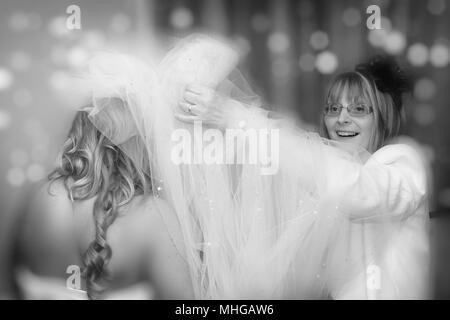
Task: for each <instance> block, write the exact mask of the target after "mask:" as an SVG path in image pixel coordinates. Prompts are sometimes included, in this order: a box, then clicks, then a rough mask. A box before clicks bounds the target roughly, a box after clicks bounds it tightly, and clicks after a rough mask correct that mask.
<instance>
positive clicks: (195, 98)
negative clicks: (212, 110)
mask: <svg viewBox="0 0 450 320" xmlns="http://www.w3.org/2000/svg"><path fill="white" fill-rule="evenodd" d="M183 98H184V100H186V101H187V102H189V103H192V104H201V105H202V104H203V99H202V97H201V96H200V95H199V94H197V93H193V92H190V91H186V92H185V93H184V96H183Z"/></svg>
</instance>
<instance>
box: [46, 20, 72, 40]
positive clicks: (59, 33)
mask: <svg viewBox="0 0 450 320" xmlns="http://www.w3.org/2000/svg"><path fill="white" fill-rule="evenodd" d="M48 32H49V33H50V34H51V35H52V36H54V37H57V38H59V37H63V36H65V35H67V34H69V32H70V30H69V29H68V28H67V26H66V17H65V16H58V17H54V18H52V19H51V20H50V21H49V23H48Z"/></svg>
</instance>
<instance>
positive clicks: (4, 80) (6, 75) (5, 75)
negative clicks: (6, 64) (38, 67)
mask: <svg viewBox="0 0 450 320" xmlns="http://www.w3.org/2000/svg"><path fill="white" fill-rule="evenodd" d="M13 82H14V77H13V75H12V73H11V72H10V71H9V70H8V69H6V68H2V67H0V91H2V90H8V89H9V88H10V87H11V86H12V84H13Z"/></svg>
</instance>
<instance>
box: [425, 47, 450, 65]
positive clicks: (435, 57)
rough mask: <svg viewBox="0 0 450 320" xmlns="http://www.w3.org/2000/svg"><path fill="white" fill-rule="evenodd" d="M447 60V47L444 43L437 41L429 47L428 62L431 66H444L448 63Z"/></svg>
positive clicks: (449, 56) (449, 55) (449, 58)
mask: <svg viewBox="0 0 450 320" xmlns="http://www.w3.org/2000/svg"><path fill="white" fill-rule="evenodd" d="M449 60H450V54H449V48H448V47H447V46H446V45H444V44H440V43H437V44H435V45H433V46H432V47H431V49H430V62H431V64H432V65H433V66H435V67H437V68H442V67H445V66H447V64H448V63H449Z"/></svg>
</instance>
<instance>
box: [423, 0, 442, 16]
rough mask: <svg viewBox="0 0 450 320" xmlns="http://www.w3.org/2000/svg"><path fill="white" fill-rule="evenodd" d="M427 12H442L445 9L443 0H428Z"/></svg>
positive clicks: (435, 13)
mask: <svg viewBox="0 0 450 320" xmlns="http://www.w3.org/2000/svg"><path fill="white" fill-rule="evenodd" d="M427 9H428V12H429V13H431V14H434V15H440V14H443V13H444V11H445V9H446V4H445V1H444V0H428V3H427Z"/></svg>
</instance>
